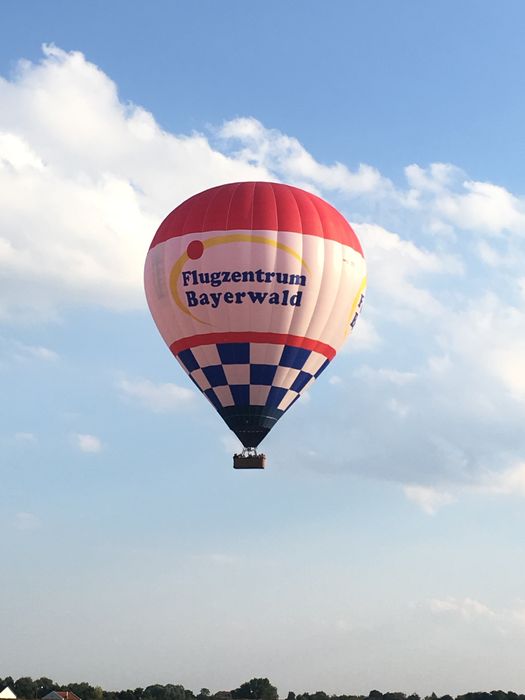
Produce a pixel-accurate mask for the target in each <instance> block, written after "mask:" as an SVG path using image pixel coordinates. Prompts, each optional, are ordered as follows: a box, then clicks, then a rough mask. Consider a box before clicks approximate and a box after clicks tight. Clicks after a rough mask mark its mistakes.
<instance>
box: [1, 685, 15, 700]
mask: <svg viewBox="0 0 525 700" xmlns="http://www.w3.org/2000/svg"><path fill="white" fill-rule="evenodd" d="M0 698H8V699H9V700H13V698H16V695H15V694H14V692H13V691H12V690H11V688H10V687H9V686H8V685H0Z"/></svg>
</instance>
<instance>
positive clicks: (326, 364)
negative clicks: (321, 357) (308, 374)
mask: <svg viewBox="0 0 525 700" xmlns="http://www.w3.org/2000/svg"><path fill="white" fill-rule="evenodd" d="M329 364H330V360H325V361H324V362H323V364H322V365H321V366H320V367H319V369H318V370H317V372H316V373H315V374H314V377H315V378H316V379H317V377H318V376H319V375H320V374H321V372H324V371H325V369H326V368H327V367H328V365H329Z"/></svg>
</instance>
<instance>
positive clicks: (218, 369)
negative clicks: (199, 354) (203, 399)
mask: <svg viewBox="0 0 525 700" xmlns="http://www.w3.org/2000/svg"><path fill="white" fill-rule="evenodd" d="M202 371H203V372H204V375H205V377H206V379H207V380H208V381H209V382H210V384H211V385H212V386H226V384H227V383H228V382H227V381H226V375H225V374H224V370H223V368H222V365H210V366H209V367H203V368H202Z"/></svg>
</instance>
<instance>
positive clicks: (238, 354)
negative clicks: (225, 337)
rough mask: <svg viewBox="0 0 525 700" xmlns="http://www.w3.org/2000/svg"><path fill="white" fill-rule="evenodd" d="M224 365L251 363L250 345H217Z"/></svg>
mask: <svg viewBox="0 0 525 700" xmlns="http://www.w3.org/2000/svg"><path fill="white" fill-rule="evenodd" d="M217 350H218V351H219V357H220V358H221V362H222V364H223V365H247V364H249V362H250V343H217Z"/></svg>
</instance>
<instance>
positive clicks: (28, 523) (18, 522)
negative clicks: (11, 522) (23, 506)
mask: <svg viewBox="0 0 525 700" xmlns="http://www.w3.org/2000/svg"><path fill="white" fill-rule="evenodd" d="M41 525H42V524H41V522H40V519H39V518H38V517H37V516H36V515H35V514H34V513H24V512H20V513H17V514H16V515H15V527H16V529H17V530H22V531H24V532H30V531H32V530H38V529H39V528H40V527H41Z"/></svg>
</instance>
